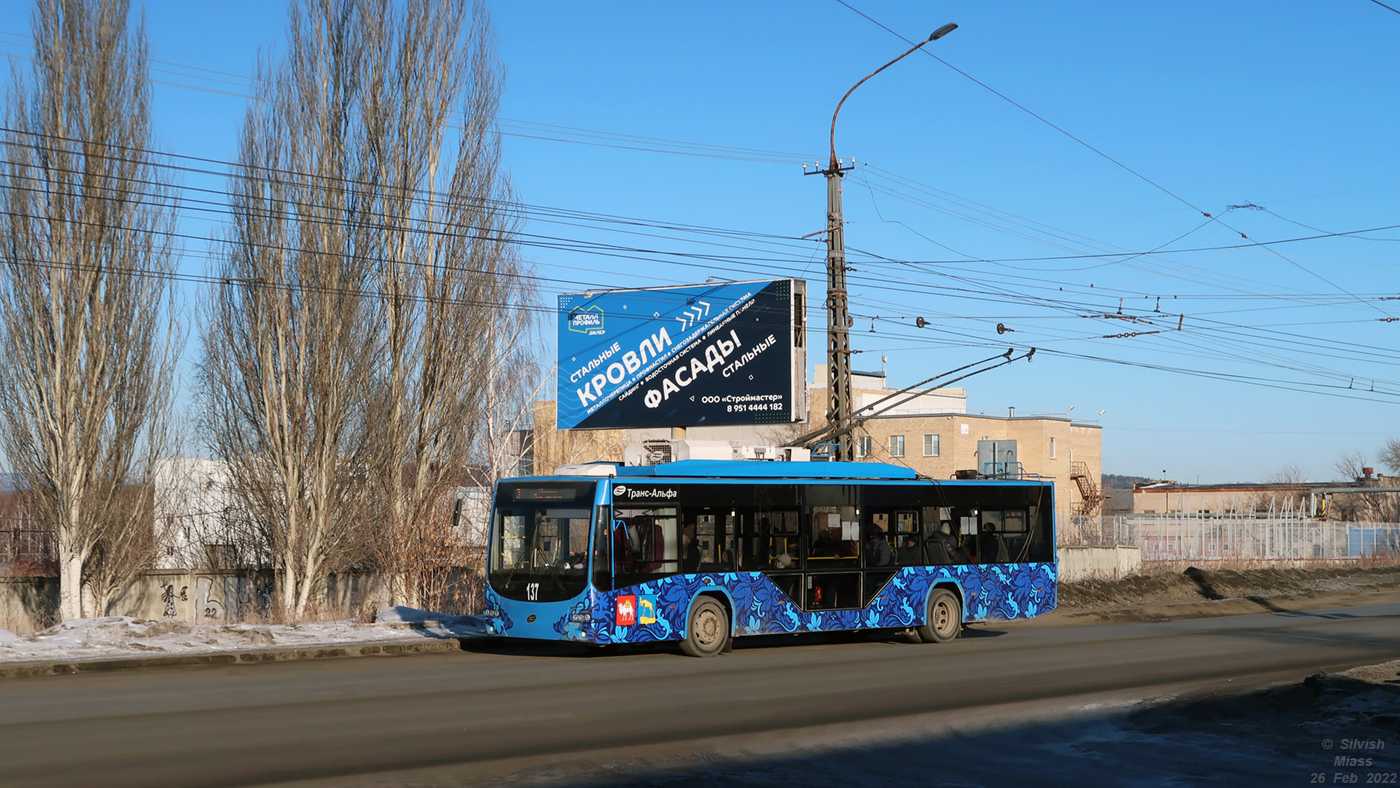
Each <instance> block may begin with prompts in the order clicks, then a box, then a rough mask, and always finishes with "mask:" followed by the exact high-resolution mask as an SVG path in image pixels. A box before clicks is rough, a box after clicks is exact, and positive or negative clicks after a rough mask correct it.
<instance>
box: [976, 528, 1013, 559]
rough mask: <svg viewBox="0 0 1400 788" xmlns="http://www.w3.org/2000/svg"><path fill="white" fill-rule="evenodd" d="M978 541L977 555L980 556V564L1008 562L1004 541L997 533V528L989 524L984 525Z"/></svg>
mask: <svg viewBox="0 0 1400 788" xmlns="http://www.w3.org/2000/svg"><path fill="white" fill-rule="evenodd" d="M978 541H979V542H980V544H979V545H978V555H980V556H981V558H982V563H984V564H991V563H998V564H1004V563H1006V562H1007V561H1009V560H1010V559H1009V558H1008V557H1007V552H1006V541H1005V540H1003V539H1002V538H1001V534H1000V533H998V532H997V527H996V526H995V525H992V524H990V523H989V524H987V525H984V526H983V527H982V532H981V534H980V539H979V540H978Z"/></svg>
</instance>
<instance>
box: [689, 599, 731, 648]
mask: <svg viewBox="0 0 1400 788" xmlns="http://www.w3.org/2000/svg"><path fill="white" fill-rule="evenodd" d="M728 642H729V614H728V613H725V612H724V605H721V604H720V603H719V602H717V601H715V599H714V597H708V596H702V597H700V598H699V599H697V600H695V604H694V605H693V606H692V607H691V609H690V621H689V623H687V625H686V628H685V639H684V640H682V641H681V651H683V652H685V654H687V655H688V656H692V657H713V656H715V655H717V654H719V653H720V652H722V651H724V647H725V645H726V644H727V643H728Z"/></svg>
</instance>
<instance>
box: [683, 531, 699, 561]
mask: <svg viewBox="0 0 1400 788" xmlns="http://www.w3.org/2000/svg"><path fill="white" fill-rule="evenodd" d="M681 555H682V556H684V561H685V563H684V564H682V566H681V568H682V570H684V571H687V572H693V571H695V570H697V569H699V568H700V540H699V539H696V538H695V523H690V524H689V525H687V526H686V527H685V528H684V529H683V530H682V531H681Z"/></svg>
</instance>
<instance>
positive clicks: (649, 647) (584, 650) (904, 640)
mask: <svg viewBox="0 0 1400 788" xmlns="http://www.w3.org/2000/svg"><path fill="white" fill-rule="evenodd" d="M425 634H427V633H425ZM1005 634H1007V631H1006V630H1004V629H987V628H986V627H984V626H980V625H979V626H975V627H967V628H965V629H964V630H963V633H962V637H963V638H966V639H983V638H997V637H1001V636H1002V635H1005ZM843 643H847V644H858V643H865V644H884V645H890V646H922V645H924V644H923V643H921V642H920V641H919V638H918V636H917V635H915V634H914V633H912V632H890V631H876V632H869V631H860V632H804V633H800V634H791V635H752V636H747V637H742V638H735V639H734V650H735V651H755V650H761V649H769V648H784V649H788V648H794V647H798V648H800V647H802V646H830V645H835V644H843ZM461 645H462V650H463V651H470V652H473V653H481V654H507V655H511V656H522V657H561V658H585V657H601V656H627V655H636V654H658V655H660V654H673V655H679V654H680V647H679V646H678V645H677V643H675V642H666V643H627V644H619V645H611V646H595V645H589V644H580V643H566V642H562V641H551V640H514V639H502V638H462V640H461Z"/></svg>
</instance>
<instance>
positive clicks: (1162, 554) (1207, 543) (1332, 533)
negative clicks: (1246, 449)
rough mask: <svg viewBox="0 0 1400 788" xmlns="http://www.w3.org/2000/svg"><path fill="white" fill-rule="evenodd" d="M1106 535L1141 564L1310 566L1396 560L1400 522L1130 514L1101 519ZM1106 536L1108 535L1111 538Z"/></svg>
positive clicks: (1398, 547)
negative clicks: (1131, 549)
mask: <svg viewBox="0 0 1400 788" xmlns="http://www.w3.org/2000/svg"><path fill="white" fill-rule="evenodd" d="M1103 530H1104V531H1105V536H1108V535H1111V536H1112V538H1113V541H1114V542H1115V543H1117V544H1126V545H1136V546H1137V547H1138V548H1140V549H1141V550H1142V560H1144V561H1315V560H1339V559H1352V560H1357V559H1363V558H1382V557H1400V523H1371V522H1327V521H1321V520H1312V519H1308V518H1303V517H1244V516H1239V517H1232V516H1222V515H1214V516H1212V515H1189V514H1182V515H1133V516H1119V517H1113V518H1106V519H1105V522H1104V526H1103ZM1110 532H1111V534H1110Z"/></svg>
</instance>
